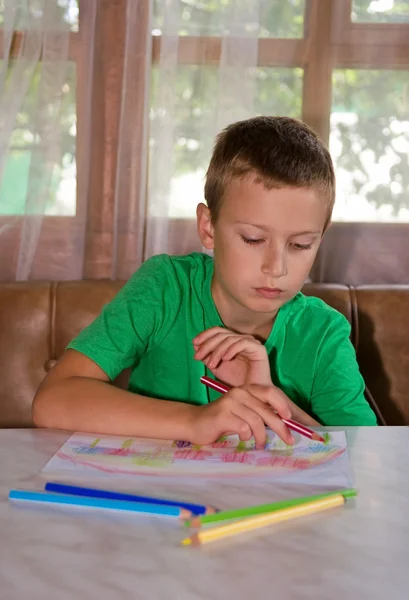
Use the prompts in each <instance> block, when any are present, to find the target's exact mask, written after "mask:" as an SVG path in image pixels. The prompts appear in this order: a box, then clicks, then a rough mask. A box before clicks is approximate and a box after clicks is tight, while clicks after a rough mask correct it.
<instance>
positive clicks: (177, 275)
mask: <svg viewBox="0 0 409 600" xmlns="http://www.w3.org/2000/svg"><path fill="white" fill-rule="evenodd" d="M212 269H213V259H212V257H211V256H208V255H207V254H203V253H200V252H192V253H190V254H184V255H180V256H172V255H170V254H156V255H155V256H152V257H151V258H148V259H147V260H146V261H145V262H144V263H142V265H141V266H140V267H139V269H138V270H137V271H135V273H134V274H133V275H132V277H131V279H130V280H129V283H130V284H131V286H132V284H133V283H135V284H137V283H138V284H139V283H140V282H141V280H145V279H151V280H154V281H155V282H156V283H159V282H160V280H162V281H163V282H164V283H171V281H172V280H173V281H179V282H182V281H183V280H184V279H191V278H192V277H193V276H196V277H199V278H201V277H203V278H204V277H206V275H207V274H208V273H209V270H212Z"/></svg>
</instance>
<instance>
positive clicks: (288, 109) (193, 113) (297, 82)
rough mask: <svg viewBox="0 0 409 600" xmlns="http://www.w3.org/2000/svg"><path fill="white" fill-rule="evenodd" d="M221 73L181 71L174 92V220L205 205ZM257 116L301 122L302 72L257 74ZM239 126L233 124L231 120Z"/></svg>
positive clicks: (284, 70)
mask: <svg viewBox="0 0 409 600" xmlns="http://www.w3.org/2000/svg"><path fill="white" fill-rule="evenodd" d="M157 75H158V70H157V69H156V68H155V67H154V69H153V88H152V89H153V96H152V109H151V119H152V120H155V119H156V118H157V117H158V112H159V111H160V108H158V107H156V106H155V95H156V91H155V90H156V85H157ZM218 75H219V70H218V68H217V67H203V66H197V65H188V66H185V65H183V66H179V67H178V76H177V82H176V90H175V96H174V97H175V102H176V106H175V111H174V116H175V129H174V138H173V149H174V151H173V160H174V165H173V177H172V182H171V206H170V214H169V216H170V217H194V215H195V210H196V206H197V204H198V202H200V201H202V199H203V187H204V176H205V173H206V169H207V166H208V163H209V160H210V156H211V153H212V147H213V143H214V134H215V133H217V132H215V130H214V123H215V118H216V114H217V105H218V96H219V89H218V86H219V82H218ZM255 76H256V96H255V102H254V109H255V110H254V114H270V115H287V116H294V117H300V115H301V102H302V80H303V71H302V69H287V68H282V69H273V68H261V67H259V68H257V69H255ZM232 120H234V119H232ZM158 143H159V140H155V139H154V138H153V137H152V136H151V139H150V147H151V152H152V158H151V160H152V161H155V147H156V146H157V144H158Z"/></svg>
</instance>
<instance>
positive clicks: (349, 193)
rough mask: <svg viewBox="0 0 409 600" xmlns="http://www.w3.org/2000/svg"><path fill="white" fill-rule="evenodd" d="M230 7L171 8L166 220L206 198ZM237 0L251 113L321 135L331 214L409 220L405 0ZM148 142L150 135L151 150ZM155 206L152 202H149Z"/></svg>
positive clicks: (159, 15) (158, 23)
mask: <svg viewBox="0 0 409 600" xmlns="http://www.w3.org/2000/svg"><path fill="white" fill-rule="evenodd" d="M164 6H165V2H164V0H155V2H154V21H153V36H154V37H153V40H154V52H153V61H154V75H153V89H152V104H151V120H152V123H153V124H154V122H155V118H156V117H157V107H156V106H155V100H156V96H155V92H156V87H157V75H158V74H157V72H156V69H155V65H156V63H157V61H158V56H159V47H160V43H161V41H160V38H161V34H162V29H163V28H164V27H166V23H165V22H164V18H163V15H164ZM230 6H231V3H230V1H229V0H226V1H225V2H223V3H221V2H210V0H209V1H206V0H201V1H200V2H196V1H192V2H184V1H182V0H181V1H180V3H179V9H180V13H179V17H180V18H179V17H178V16H177V15H175V14H174V15H173V19H174V20H175V19H176V21H177V27H178V29H177V34H178V36H179V42H178V43H179V49H178V56H179V58H178V64H177V67H176V68H177V77H176V81H177V85H176V94H175V100H174V101H175V103H176V105H175V107H174V113H173V114H174V121H175V124H174V127H173V132H172V135H173V139H172V149H173V154H172V156H173V158H172V159H173V160H174V165H173V171H172V179H171V192H170V195H171V200H170V206H169V214H168V216H170V217H171V218H174V219H177V218H182V219H184V218H193V216H194V214H195V206H196V203H197V201H198V199H199V200H200V199H201V198H202V193H203V183H204V175H205V169H206V166H207V164H208V161H209V158H210V155H211V148H212V142H213V139H214V135H215V133H217V132H216V131H215V128H214V121H215V113H216V111H217V102H218V95H219V94H220V90H219V87H218V70H219V61H220V55H221V45H222V43H221V37H220V36H222V35H223V34H224V30H223V18H222V17H223V11H226V10H227V9H228V8H229V7H230ZM240 6H241V7H242V10H247V11H248V19H247V25H246V28H245V30H242V31H241V32H239V33H237V32H235V35H242V36H245V35H253V36H256V37H257V39H258V40H259V42H258V59H257V66H256V68H255V69H254V72H253V75H252V76H253V77H254V90H255V91H254V93H255V100H254V109H255V114H281V115H283V114H286V115H290V116H296V117H301V118H302V119H303V120H304V121H305V122H306V123H308V124H309V125H311V126H312V127H313V128H314V129H315V130H316V131H317V132H318V133H319V134H320V135H321V137H322V138H323V139H324V141H325V142H326V143H328V144H329V148H330V151H331V154H332V156H333V160H334V164H335V168H336V175H337V201H336V206H335V210H334V219H335V220H337V221H357V222H359V221H362V222H368V221H370V222H408V221H409V165H408V160H407V156H408V151H409V72H408V71H409V0H407V1H393V0H325V2H322V1H317V0H305V2H303V1H300V0H280V1H273V0H272V1H270V2H260V3H259V2H254V3H251V2H249V3H243V5H240ZM249 7H250V8H251V7H253V9H254V8H255V7H259V8H260V14H258V15H257V19H259V20H257V19H255V18H254V19H252V13H251V10H250V8H249ZM178 18H179V20H178ZM167 33H169V32H167ZM199 38H200V43H199V42H198V41H197V40H198V39H199ZM195 40H196V41H195ZM224 92H225V93H228V89H225V90H224ZM234 120H236V119H235V115H234V114H232V115H231V121H234ZM152 131H153V132H154V131H155V128H154V127H153V128H152ZM203 132H205V133H203ZM155 144H157V140H156V139H155V136H154V135H152V136H151V140H150V145H151V149H152V148H154V147H155ZM151 214H152V216H160V211H159V209H157V208H155V206H154V205H152V212H151Z"/></svg>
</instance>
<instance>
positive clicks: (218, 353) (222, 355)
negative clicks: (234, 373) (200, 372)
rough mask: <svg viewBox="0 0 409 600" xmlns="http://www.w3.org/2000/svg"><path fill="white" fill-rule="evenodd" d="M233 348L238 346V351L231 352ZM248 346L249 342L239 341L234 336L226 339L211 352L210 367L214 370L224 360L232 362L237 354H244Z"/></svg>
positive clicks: (209, 357)
mask: <svg viewBox="0 0 409 600" xmlns="http://www.w3.org/2000/svg"><path fill="white" fill-rule="evenodd" d="M232 346H235V347H236V346H237V348H238V349H236V350H235V351H233V352H231V348H232ZM246 346H248V340H242V339H240V338H239V339H238V338H237V337H236V336H234V335H232V336H229V337H228V338H226V339H224V340H223V341H222V342H220V344H219V345H218V346H217V347H216V348H215V349H214V350H213V352H211V354H210V355H209V356H208V359H209V363H208V367H210V368H214V367H217V365H218V364H219V363H220V362H221V361H222V360H223V361H228V360H231V359H232V358H233V357H234V356H236V354H238V353H239V352H243V351H244V349H245V348H246Z"/></svg>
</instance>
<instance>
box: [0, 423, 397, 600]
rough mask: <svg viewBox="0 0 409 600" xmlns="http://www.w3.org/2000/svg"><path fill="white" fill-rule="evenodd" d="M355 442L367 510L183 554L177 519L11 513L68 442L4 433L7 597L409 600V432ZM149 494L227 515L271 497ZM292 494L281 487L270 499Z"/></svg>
mask: <svg viewBox="0 0 409 600" xmlns="http://www.w3.org/2000/svg"><path fill="white" fill-rule="evenodd" d="M347 436H348V445H349V453H350V457H351V461H352V465H353V470H354V475H355V480H356V486H357V487H358V489H359V496H358V499H357V501H356V502H354V501H352V504H350V503H348V506H347V507H345V508H343V509H335V510H334V511H329V512H328V513H325V514H321V515H315V516H312V517H307V518H305V519H302V520H298V521H293V522H288V523H286V524H281V525H279V526H276V527H272V528H271V527H270V528H268V529H264V530H262V531H259V532H253V533H251V534H246V538H243V537H242V536H240V537H236V538H231V539H230V540H224V541H222V542H217V543H214V544H209V545H208V546H204V547H202V548H200V549H192V548H182V547H181V546H180V545H179V541H180V540H181V538H182V537H183V532H182V531H181V528H180V525H179V524H176V523H174V522H173V521H172V522H170V521H169V520H166V521H164V520H163V519H158V518H156V519H155V518H146V517H143V518H141V517H137V516H128V515H108V514H107V513H99V514H97V513H84V512H81V511H76V512H74V511H68V510H67V509H61V508H60V509H58V508H55V509H52V508H43V507H41V508H35V507H29V508H27V507H24V508H23V507H21V506H16V505H12V504H10V503H9V502H8V500H7V495H8V491H9V490H10V489H11V488H14V487H31V488H34V487H35V488H38V489H41V480H40V478H39V475H38V472H39V470H40V469H41V468H42V467H43V466H44V465H45V463H46V462H47V460H48V459H49V458H50V456H51V455H52V454H53V453H54V452H55V451H56V450H57V449H58V448H59V447H60V445H61V444H62V443H63V442H64V441H65V439H66V438H67V437H68V434H67V433H64V432H57V431H42V430H0V598H1V600H16V599H18V600H20V599H29V600H37V599H38V600H49V599H50V600H51V599H55V600H71V599H78V600H79V599H81V600H87V599H88V598H89V599H91V598H92V599H95V600H105V599H109V600H111V599H112V600H116V599H121V598H130V599H137V600H138V599H144V600H145V599H149V600H150V599H152V600H167V599H172V600H173V599H174V600H195V599H203V600H213V599H218V598H226V599H229V600H235V599H240V600H241V599H243V600H244V599H246V600H247V599H248V598H249V599H251V600H258V599H263V600H265V599H267V598H280V600H287V599H289V600H298V599H304V598H305V599H306V598H308V599H310V598H311V599H314V600H321V599H322V600H329V599H331V600H333V599H338V598H339V599H341V598H342V600H345V599H346V598H347V599H348V600H355V599H359V600H366V599H367V598H368V599H369V598H370V599H371V600H373V599H374V598H376V599H377V598H387V599H388V600H400V599H405V600H407V599H408V598H409V428H404V427H401V428H392V427H390V428H386V427H385V428H381V427H380V428H358V429H350V430H347ZM150 485H151V489H149V490H147V491H149V492H153V493H155V492H156V493H161V492H162V493H166V494H167V495H168V496H173V497H183V498H186V499H191V500H192V501H195V500H196V501H201V500H203V499H204V500H205V501H207V502H209V503H214V504H215V505H217V506H220V507H221V508H224V507H228V506H231V505H235V506H237V505H240V504H242V505H245V504H248V503H249V500H250V501H252V502H254V497H255V496H257V500H260V501H261V502H263V501H266V493H267V492H266V489H258V487H257V486H255V485H253V486H252V484H251V483H249V484H248V485H246V486H245V487H243V484H240V485H238V484H237V483H236V484H232V483H226V482H215V483H211V484H209V483H206V484H201V486H198V487H191V486H187V485H186V484H185V485H184V486H183V485H182V486H179V487H178V486H177V485H176V484H175V483H172V484H167V485H164V484H163V483H162V484H161V483H153V484H150ZM288 492H289V490H288V489H283V488H282V487H278V488H277V489H275V487H274V486H272V490H271V491H270V492H268V494H269V496H268V497H269V498H270V500H275V499H279V498H280V497H285V496H286V494H287V495H288ZM292 492H294V490H292ZM299 493H300V495H301V494H302V493H305V489H303V490H299Z"/></svg>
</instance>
